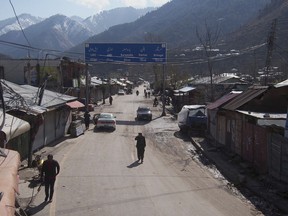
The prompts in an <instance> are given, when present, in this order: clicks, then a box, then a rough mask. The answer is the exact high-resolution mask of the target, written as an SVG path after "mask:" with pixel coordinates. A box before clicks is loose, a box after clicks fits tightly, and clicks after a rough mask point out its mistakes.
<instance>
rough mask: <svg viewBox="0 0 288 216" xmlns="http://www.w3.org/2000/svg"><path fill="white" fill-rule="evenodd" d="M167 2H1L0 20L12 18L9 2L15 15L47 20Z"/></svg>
mask: <svg viewBox="0 0 288 216" xmlns="http://www.w3.org/2000/svg"><path fill="white" fill-rule="evenodd" d="M168 1H169V0H1V3H0V20H4V19H7V18H11V17H14V12H13V9H12V6H11V4H10V2H11V3H12V4H13V6H14V9H15V11H16V14H17V15H20V14H22V13H29V14H31V15H33V16H39V17H42V18H48V17H50V16H52V15H55V14H63V15H66V16H73V15H77V16H80V17H82V18H87V17H89V16H91V15H95V14H97V13H99V12H100V11H103V10H110V9H113V8H117V7H128V6H132V7H135V8H145V7H159V6H162V5H163V4H165V3H166V2H168Z"/></svg>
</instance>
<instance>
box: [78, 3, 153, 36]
mask: <svg viewBox="0 0 288 216" xmlns="http://www.w3.org/2000/svg"><path fill="white" fill-rule="evenodd" d="M152 10H155V8H152V7H149V8H144V9H135V8H133V7H126V8H115V9H112V10H108V11H102V12H100V13H99V14H96V15H94V16H90V17H88V18H86V19H85V20H83V23H85V24H86V25H87V26H88V27H89V28H90V29H91V30H92V31H93V32H94V34H95V35H96V34H99V33H101V32H103V31H105V30H107V29H109V28H110V27H111V26H115V25H119V24H123V23H130V22H132V21H135V20H137V19H138V18H140V17H141V16H143V15H145V14H146V13H148V12H150V11H152Z"/></svg>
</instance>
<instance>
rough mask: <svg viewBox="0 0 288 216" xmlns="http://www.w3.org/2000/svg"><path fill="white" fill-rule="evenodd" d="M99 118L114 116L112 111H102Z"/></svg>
mask: <svg viewBox="0 0 288 216" xmlns="http://www.w3.org/2000/svg"><path fill="white" fill-rule="evenodd" d="M99 118H113V115H112V114H110V113H101V114H100V115H99Z"/></svg>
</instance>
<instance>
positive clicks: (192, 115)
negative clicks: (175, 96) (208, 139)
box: [177, 105, 207, 132]
mask: <svg viewBox="0 0 288 216" xmlns="http://www.w3.org/2000/svg"><path fill="white" fill-rule="evenodd" d="M177 121H178V127H179V128H180V131H182V132H188V131H189V130H190V131H191V130H192V131H200V132H204V131H205V130H206V128H207V114H206V105H184V106H183V107H182V109H181V111H180V112H179V113H178V116H177Z"/></svg>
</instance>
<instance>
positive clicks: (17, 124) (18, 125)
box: [0, 112, 30, 142]
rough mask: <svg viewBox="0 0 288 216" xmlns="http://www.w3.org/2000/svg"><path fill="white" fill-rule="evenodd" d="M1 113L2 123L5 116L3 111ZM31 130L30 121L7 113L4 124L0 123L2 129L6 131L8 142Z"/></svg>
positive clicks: (0, 119) (3, 131) (0, 120)
mask: <svg viewBox="0 0 288 216" xmlns="http://www.w3.org/2000/svg"><path fill="white" fill-rule="evenodd" d="M1 114H2V115H1V116H0V123H2V122H3V116H4V115H3V112H2V113H1ZM29 130H30V124H29V123H28V122H26V121H24V120H22V119H19V118H17V117H15V116H12V115H9V114H7V113H6V114H5V120H4V124H3V125H0V131H1V132H2V133H4V135H5V140H6V142H8V141H9V140H11V139H13V138H14V137H17V136H19V135H21V134H23V133H25V132H27V131H29Z"/></svg>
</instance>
